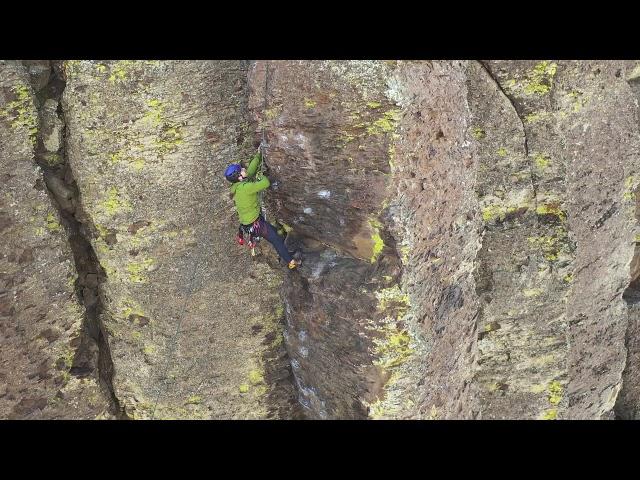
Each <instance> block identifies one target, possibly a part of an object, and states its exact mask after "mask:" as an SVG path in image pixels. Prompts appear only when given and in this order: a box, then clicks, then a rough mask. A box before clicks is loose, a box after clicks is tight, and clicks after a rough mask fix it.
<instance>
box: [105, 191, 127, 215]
mask: <svg viewBox="0 0 640 480" xmlns="http://www.w3.org/2000/svg"><path fill="white" fill-rule="evenodd" d="M106 193H107V195H106V197H107V198H106V199H105V200H103V201H102V203H100V205H99V208H100V210H101V211H102V212H103V213H104V214H106V215H108V216H114V215H117V214H119V213H121V212H127V211H131V210H132V207H131V203H130V202H129V201H128V200H126V199H124V198H122V195H121V193H120V191H119V190H118V189H117V187H111V188H109V189H108V190H107V192H106Z"/></svg>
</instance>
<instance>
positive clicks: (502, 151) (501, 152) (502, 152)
mask: <svg viewBox="0 0 640 480" xmlns="http://www.w3.org/2000/svg"><path fill="white" fill-rule="evenodd" d="M496 153H497V154H498V156H499V157H506V156H507V154H508V153H509V152H507V149H506V148H504V147H500V148H499V149H498V151H497V152H496Z"/></svg>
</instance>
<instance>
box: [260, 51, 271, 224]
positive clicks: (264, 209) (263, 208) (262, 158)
mask: <svg viewBox="0 0 640 480" xmlns="http://www.w3.org/2000/svg"><path fill="white" fill-rule="evenodd" d="M268 95H269V60H266V61H265V70H264V105H263V107H262V142H261V143H260V155H261V156H260V176H261V177H262V176H263V175H264V163H265V158H266V156H267V155H266V148H267V134H266V115H267V98H268ZM263 192H264V191H263V190H261V191H260V212H261V213H262V216H263V217H264V220H265V221H267V207H266V206H265V204H264V199H263Z"/></svg>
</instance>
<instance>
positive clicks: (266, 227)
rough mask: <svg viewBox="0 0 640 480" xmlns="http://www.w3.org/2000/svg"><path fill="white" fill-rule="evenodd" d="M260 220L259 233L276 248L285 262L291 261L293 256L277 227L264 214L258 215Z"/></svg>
mask: <svg viewBox="0 0 640 480" xmlns="http://www.w3.org/2000/svg"><path fill="white" fill-rule="evenodd" d="M258 220H259V221H260V229H259V232H260V233H259V235H260V236H262V238H264V239H265V240H266V241H267V242H269V243H270V244H271V245H273V248H275V249H276V251H277V252H278V255H280V258H282V259H283V260H284V261H285V262H287V263H289V262H290V261H291V260H293V257H292V256H291V254H290V253H289V250H287V247H286V245H285V244H284V239H283V238H282V237H281V236H280V235H278V231H277V230H276V229H275V227H274V226H273V225H271V224H270V223H269V222H267V221H266V220H265V219H264V218H262V216H260V217H258Z"/></svg>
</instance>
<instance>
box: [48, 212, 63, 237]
mask: <svg viewBox="0 0 640 480" xmlns="http://www.w3.org/2000/svg"><path fill="white" fill-rule="evenodd" d="M47 230H49V231H50V232H59V231H61V230H62V225H60V224H59V223H58V219H57V218H56V216H55V215H54V214H53V213H49V214H48V215H47Z"/></svg>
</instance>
